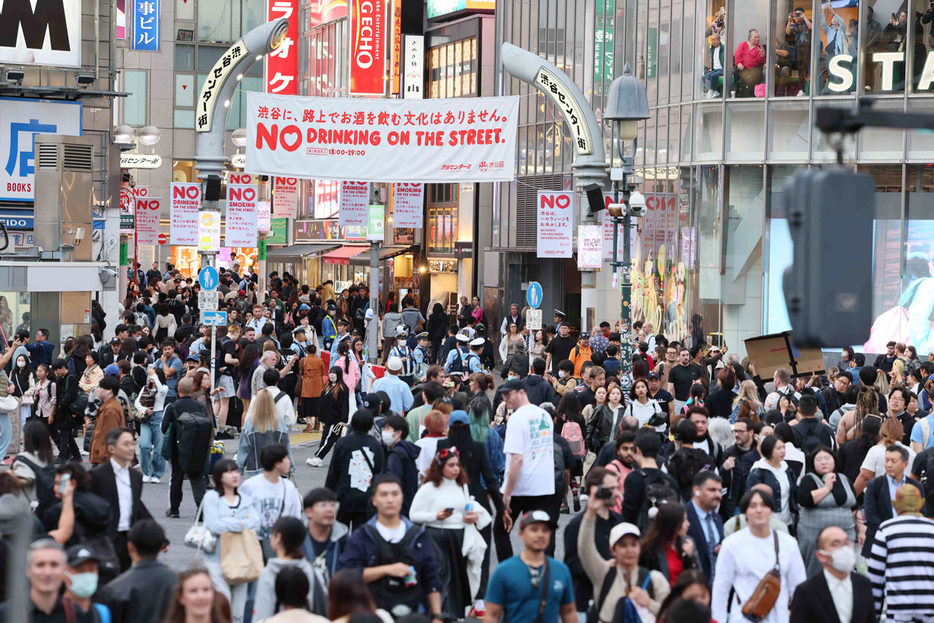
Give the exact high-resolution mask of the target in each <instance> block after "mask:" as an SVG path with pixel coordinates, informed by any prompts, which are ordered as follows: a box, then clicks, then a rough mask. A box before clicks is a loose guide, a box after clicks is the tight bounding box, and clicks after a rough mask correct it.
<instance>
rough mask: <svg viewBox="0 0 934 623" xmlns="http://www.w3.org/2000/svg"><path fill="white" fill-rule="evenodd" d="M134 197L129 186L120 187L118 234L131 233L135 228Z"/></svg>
mask: <svg viewBox="0 0 934 623" xmlns="http://www.w3.org/2000/svg"><path fill="white" fill-rule="evenodd" d="M135 214H136V197H135V196H134V195H133V189H131V188H130V187H129V186H121V187H120V233H133V229H134V226H135V223H136V221H135Z"/></svg>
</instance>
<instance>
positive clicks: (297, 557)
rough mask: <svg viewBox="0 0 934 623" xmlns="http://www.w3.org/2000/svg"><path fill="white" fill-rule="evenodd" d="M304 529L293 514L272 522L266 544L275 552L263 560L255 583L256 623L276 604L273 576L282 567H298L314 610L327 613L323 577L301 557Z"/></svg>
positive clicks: (268, 617)
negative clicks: (264, 563) (303, 577)
mask: <svg viewBox="0 0 934 623" xmlns="http://www.w3.org/2000/svg"><path fill="white" fill-rule="evenodd" d="M307 536H308V531H307V530H306V529H305V526H303V525H302V522H301V520H300V519H298V518H297V517H279V519H277V520H276V523H275V524H273V526H272V532H271V533H270V535H269V544H270V546H271V547H272V550H273V551H274V552H275V553H276V556H275V558H270V559H269V560H268V561H267V562H266V568H265V569H263V571H262V572H261V573H260V574H259V580H257V585H256V601H255V602H254V604H253V620H254V621H256V622H257V623H262V622H263V621H266V620H269V619H270V618H271V617H272V616H273V615H274V614H276V612H277V611H278V608H277V606H276V599H275V586H276V578H277V577H278V576H279V574H280V573H282V572H284V571H286V570H298V571H301V572H302V573H304V574H305V577H307V578H308V584H309V588H308V589H307V590H306V591H305V593H303V595H304V597H305V599H306V600H307V602H308V603H309V604H310V609H311V610H312V611H313V612H315V613H316V614H327V611H328V610H327V609H328V605H327V597H326V596H325V590H326V589H325V587H324V583H323V580H321V579H318V576H317V575H316V574H315V569H314V567H313V566H312V563H311V562H310V561H308V560H307V559H306V558H305V553H304V551H303V549H302V544H304V542H305V538H306V537H307Z"/></svg>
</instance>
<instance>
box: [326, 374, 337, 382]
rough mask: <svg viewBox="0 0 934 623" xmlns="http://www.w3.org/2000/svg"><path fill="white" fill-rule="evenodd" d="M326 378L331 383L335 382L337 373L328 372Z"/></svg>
mask: <svg viewBox="0 0 934 623" xmlns="http://www.w3.org/2000/svg"><path fill="white" fill-rule="evenodd" d="M328 379H329V380H330V381H331V382H332V383H336V382H337V375H336V374H329V375H328Z"/></svg>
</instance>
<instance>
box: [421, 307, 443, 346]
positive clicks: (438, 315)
mask: <svg viewBox="0 0 934 623" xmlns="http://www.w3.org/2000/svg"><path fill="white" fill-rule="evenodd" d="M438 307H441V304H440V303H436V304H435V309H434V310H433V311H432V312H431V315H430V316H428V326H427V327H425V330H426V331H428V339H429V340H431V341H432V342H440V341H443V340H444V338H445V336H446V335H447V334H448V315H447V314H446V313H444V308H443V307H441V309H440V310H438V309H437V308H438Z"/></svg>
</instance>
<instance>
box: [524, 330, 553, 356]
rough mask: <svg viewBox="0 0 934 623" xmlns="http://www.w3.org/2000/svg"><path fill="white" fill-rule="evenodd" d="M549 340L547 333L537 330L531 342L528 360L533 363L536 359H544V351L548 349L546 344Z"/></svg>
mask: <svg viewBox="0 0 934 623" xmlns="http://www.w3.org/2000/svg"><path fill="white" fill-rule="evenodd" d="M550 341H551V340H549V339H548V332H547V331H542V330H541V329H539V330H538V331H536V332H535V341H534V342H532V348H531V350H530V352H529V359H531V360H532V361H535V360H536V359H539V358H541V359H544V358H545V349H546V348H548V342H550Z"/></svg>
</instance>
